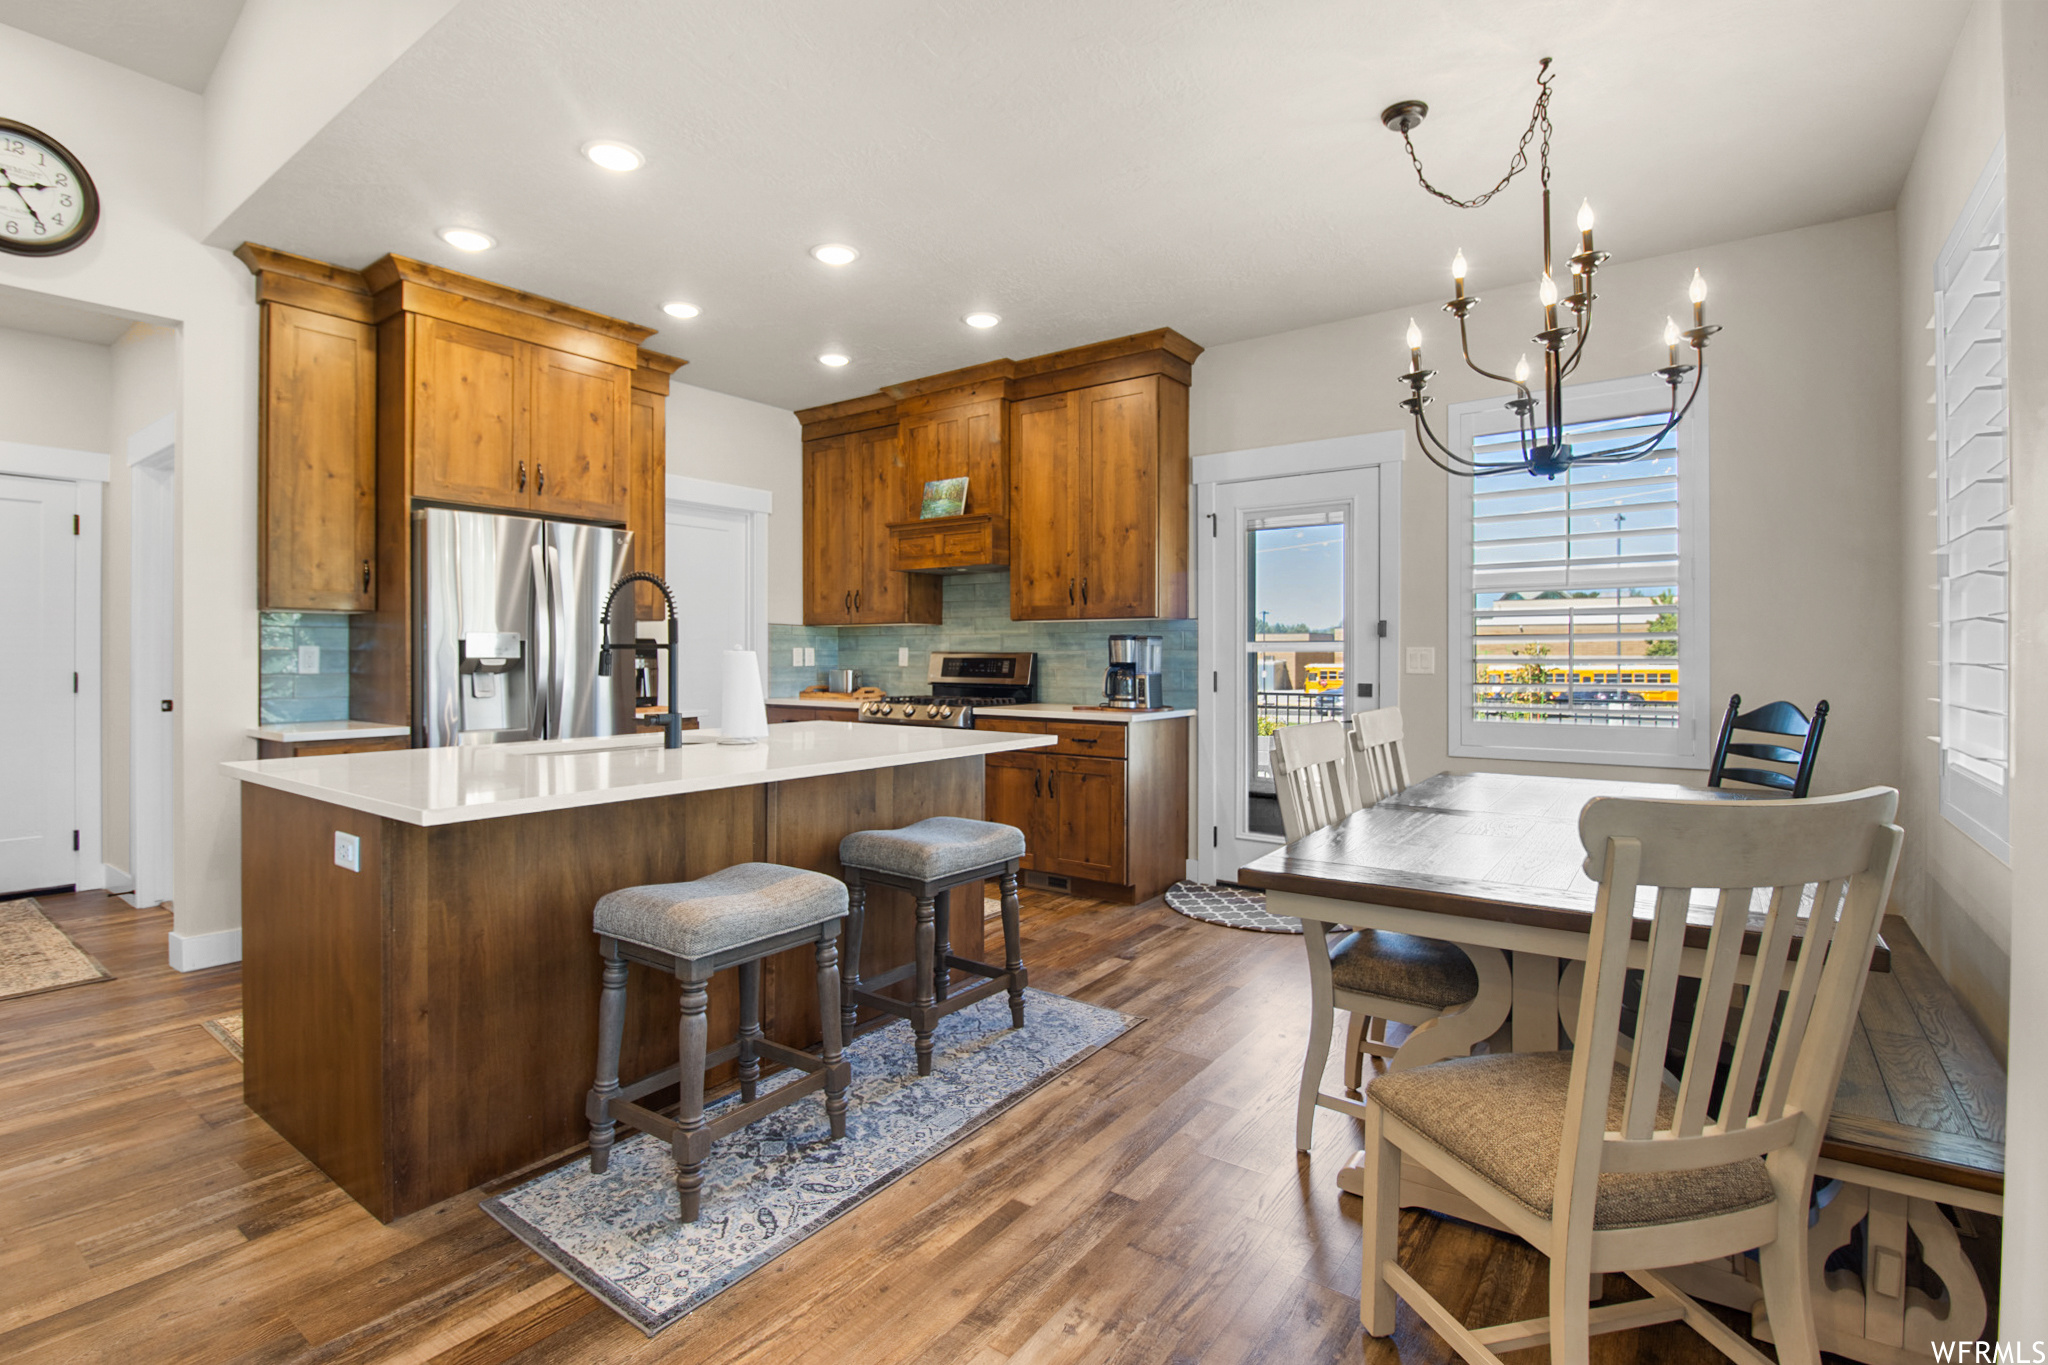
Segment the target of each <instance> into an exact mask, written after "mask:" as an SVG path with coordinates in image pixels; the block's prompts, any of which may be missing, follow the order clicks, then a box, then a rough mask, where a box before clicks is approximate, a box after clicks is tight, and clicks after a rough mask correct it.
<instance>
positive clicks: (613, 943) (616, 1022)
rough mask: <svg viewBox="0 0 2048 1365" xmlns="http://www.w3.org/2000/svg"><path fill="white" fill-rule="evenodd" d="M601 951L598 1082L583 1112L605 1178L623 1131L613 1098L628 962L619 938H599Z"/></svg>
mask: <svg viewBox="0 0 2048 1365" xmlns="http://www.w3.org/2000/svg"><path fill="white" fill-rule="evenodd" d="M598 951H599V952H600V953H602V954H603V955H604V987H603V989H602V991H601V992H600V994H599V995H598V997H597V1083H596V1084H595V1085H593V1086H592V1087H591V1088H590V1097H589V1098H588V1099H587V1100H585V1101H584V1104H583V1111H584V1115H585V1117H587V1118H588V1119H589V1120H590V1169H591V1170H592V1171H594V1172H595V1173H597V1174H598V1175H603V1174H604V1173H605V1172H606V1171H607V1170H609V1169H611V1164H612V1142H613V1140H614V1139H615V1137H616V1136H617V1134H618V1130H619V1125H618V1121H617V1120H615V1119H614V1118H613V1117H612V1096H614V1095H616V1094H618V1093H619V1044H620V1040H621V1039H622V1038H623V1037H624V1035H625V1031H626V960H625V959H624V958H623V957H620V956H619V944H618V940H617V939H610V938H601V939H599V940H598Z"/></svg>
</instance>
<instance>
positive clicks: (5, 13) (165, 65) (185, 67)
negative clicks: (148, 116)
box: [0, 0, 243, 117]
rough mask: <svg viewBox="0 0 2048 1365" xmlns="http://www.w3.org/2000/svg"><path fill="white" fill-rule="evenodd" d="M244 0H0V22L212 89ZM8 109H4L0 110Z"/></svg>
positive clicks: (198, 89) (189, 86)
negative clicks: (212, 79) (210, 80)
mask: <svg viewBox="0 0 2048 1365" xmlns="http://www.w3.org/2000/svg"><path fill="white" fill-rule="evenodd" d="M242 3H243V0H0V24H10V25H12V26H13V27H15V28H18V29H21V30H22V31H23V32H25V33H33V34H35V35H36V36H37V37H38V38H48V39H49V40H50V41H51V42H53V43H62V44H64V46H66V47H69V48H76V49H77V50H78V51H80V52H84V53H88V54H90V55H91V56H94V57H98V58H100V59H102V60H103V61H109V62H112V63H114V64H115V65H116V66H125V67H127V68H128V69H129V70H130V71H140V72H141V73H142V74H143V75H145V76H154V77H156V78H157V79H158V80H160V81H168V82H170V83H171V84H172V85H176V86H181V87H183V88H184V89H186V90H190V91H192V92H193V93H194V94H200V93H203V92H204V91H205V90H206V80H207V77H209V76H211V75H212V74H213V68H214V64H215V63H217V62H219V61H220V54H221V49H222V48H224V47H226V46H227V43H228V35H229V34H230V33H232V32H234V29H235V20H236V19H237V18H239V17H240V16H241V13H242ZM5 116H6V111H5V110H4V109H0V117H5Z"/></svg>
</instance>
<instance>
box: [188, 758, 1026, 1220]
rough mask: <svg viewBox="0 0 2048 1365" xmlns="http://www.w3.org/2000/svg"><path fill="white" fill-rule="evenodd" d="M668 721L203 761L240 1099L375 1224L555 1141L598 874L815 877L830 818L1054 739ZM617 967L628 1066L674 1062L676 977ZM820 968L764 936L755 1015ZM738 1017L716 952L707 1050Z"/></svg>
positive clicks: (894, 804)
mask: <svg viewBox="0 0 2048 1365" xmlns="http://www.w3.org/2000/svg"><path fill="white" fill-rule="evenodd" d="M686 738H687V739H689V740H692V741H695V742H688V743H685V745H684V746H683V747H682V748H679V749H663V748H661V747H660V744H661V741H660V737H659V736H654V735H640V736H632V737H617V738H609V739H593V740H562V741H545V742H540V743H529V744H499V745H484V746H471V747H459V748H445V749H408V750H402V751H396V752H388V753H365V754H336V755H328V756H322V757H316V758H291V759H273V760H268V761H256V762H242V763H229V764H225V765H223V766H224V767H225V768H226V769H227V771H228V773H229V775H230V776H232V777H234V778H236V779H238V780H240V781H241V782H242V784H243V785H242V981H243V988H242V989H243V1015H244V1028H245V1034H246V1038H247V1043H246V1059H245V1065H246V1071H245V1077H244V1083H243V1089H244V1094H245V1096H246V1098H247V1100H248V1103H249V1106H250V1108H252V1109H253V1110H255V1111H256V1113H258V1114H259V1115H261V1116H262V1117H263V1118H264V1119H265V1120H266V1121H267V1122H269V1123H270V1125H271V1126H272V1127H273V1128H275V1129H277V1131H278V1132H279V1133H281V1134H283V1136H284V1137H285V1138H287V1139H288V1140H289V1141H290V1142H291V1143H292V1144H293V1145H294V1146H296V1147H297V1148H298V1149H299V1150H300V1151H302V1152H304V1153H305V1154H306V1156H307V1157H308V1158H310V1159H311V1160H312V1161H313V1162H314V1163H315V1164H316V1165H318V1166H319V1167H320V1168H321V1169H322V1170H323V1171H325V1172H327V1174H328V1175H329V1176H331V1177H332V1178H333V1179H334V1180H335V1182H336V1183H337V1184H339V1185H340V1186H341V1187H342V1188H343V1189H344V1190H346V1191H347V1192H348V1193H349V1194H350V1195H351V1196H353V1197H354V1198H355V1199H356V1200H357V1201H358V1202H359V1203H361V1204H362V1205H363V1206H364V1207H365V1208H367V1209H369V1210H370V1212H372V1213H373V1214H375V1215H376V1216H377V1217H378V1218H380V1219H382V1220H384V1221H386V1222H389V1221H390V1220H392V1219H394V1218H397V1217H400V1216H402V1215H404V1214H407V1213H411V1212H413V1211H415V1210H417V1209H421V1208H424V1207H426V1206H427V1205H429V1204H432V1203H435V1202H437V1201H439V1200H441V1199H445V1198H447V1197H449V1196H450V1195H454V1194H458V1193H460V1192H462V1191H463V1190H467V1189H470V1188H472V1187H474V1186H477V1185H480V1184H483V1183H484V1182H486V1181H490V1180H494V1179H497V1178H499V1177H501V1176H505V1175H508V1174H510V1173H512V1172H514V1171H517V1170H520V1169H522V1168H524V1167H526V1166H529V1165H532V1164H534V1163H536V1162H539V1161H542V1160H545V1159H546V1158H548V1157H550V1156H552V1155H555V1154H556V1153H560V1152H563V1151H566V1150H568V1149H570V1148H572V1147H574V1146H576V1145H577V1144H578V1143H579V1142H581V1141H583V1139H584V1137H585V1132H586V1130H585V1125H584V1118H583V1095H584V1092H585V1090H587V1089H588V1087H589V1085H590V1082H591V1072H592V1068H593V1066H594V1064H595V1061H596V1047H597V1042H596V1039H597V997H598V985H599V965H598V957H597V944H596V938H595V936H594V935H593V934H592V933H591V928H590V915H591V907H592V906H593V905H594V904H595V903H596V901H597V898H598V897H599V896H602V895H603V894H604V893H605V892H607V891H611V890H615V889H617V888H619V887H623V886H636V885H643V884H648V883H656V882H673V881H685V880H690V879H693V878H697V877H702V876H706V875H708V874H709V873H712V872H715V871H717V870H719V869H720V868H723V867H729V866H731V865H733V864H734V863H742V862H754V861H757V862H773V863H782V864H785V865H787V866H791V867H802V868H810V869H813V870H815V871H819V872H824V873H828V874H830V875H833V876H837V875H839V862H838V856H837V855H838V847H839V841H840V839H841V838H842V837H844V836H845V835H847V834H850V833H852V832H853V831H855V830H862V829H886V828H892V827H895V826H900V825H905V824H909V823H911V822H912V821H916V820H922V819H924V818H926V817H928V816H933V815H957V816H967V817H970V818H975V817H979V816H981V814H982V812H983V785H984V784H983V771H982V761H983V759H984V757H985V756H987V755H990V754H999V753H1005V752H1008V751H1011V750H1017V749H1027V748H1034V747H1040V746H1044V745H1049V744H1051V743H1052V742H1053V740H1052V739H1051V738H1050V737H1048V736H1037V735H1017V734H1001V733H994V732H989V731H973V730H923V729H907V728H897V727H891V726H850V725H840V724H832V723H829V722H824V721H816V722H808V723H802V724H794V725H777V726H773V727H771V728H770V731H769V735H768V738H767V739H766V740H765V741H763V742H761V743H758V744H749V745H727V744H720V743H717V742H716V737H715V736H714V735H709V734H707V735H705V736H703V737H702V738H701V739H700V738H699V737H698V736H695V735H691V736H687V737H686ZM969 898H970V899H973V898H972V897H971V890H970V896H969ZM869 905H870V914H869V920H868V930H867V935H866V941H865V943H864V944H863V949H862V954H861V960H862V973H863V975H868V976H874V975H879V974H881V973H883V972H887V971H889V970H890V969H892V968H894V967H897V966H900V965H902V964H903V963H905V962H908V961H909V960H910V955H911V932H910V914H909V910H908V902H907V900H900V898H899V896H898V895H897V893H893V892H886V891H884V890H883V889H881V888H877V889H874V890H871V891H870V893H869ZM899 912H900V913H899ZM981 926H982V908H981V906H980V905H979V904H978V903H970V904H967V905H964V906H962V907H961V912H960V913H958V914H953V915H951V927H952V941H953V944H954V946H955V951H956V952H958V953H959V954H960V955H962V956H966V957H978V956H980V955H981V945H982V937H981ZM632 970H633V977H632V984H631V1013H630V1016H629V1018H628V1020H627V1025H626V1047H625V1056H624V1069H625V1073H626V1074H628V1075H639V1074H644V1073H646V1072H650V1071H655V1070H659V1069H662V1068H664V1067H669V1066H673V1065H674V1064H675V1055H676V1053H675V1049H676V1019H677V1005H678V1001H677V991H676V986H675V982H674V981H673V979H671V978H666V977H661V976H658V975H656V974H654V973H650V972H646V971H643V969H641V968H639V967H637V966H636V967H634V968H633V969H632ZM815 970H816V969H815V965H814V964H813V963H812V962H811V957H810V953H809V951H808V950H796V951H793V952H791V953H786V954H782V955H780V956H778V957H775V958H771V959H769V961H768V963H767V967H766V969H765V970H764V972H763V975H762V991H761V997H762V999H761V1010H762V1026H763V1028H764V1029H765V1030H766V1031H767V1033H768V1035H769V1036H770V1037H771V1038H774V1039H776V1040H777V1041H780V1042H784V1043H788V1044H790V1045H791V1046H797V1047H807V1046H810V1045H811V1044H812V1043H814V1042H815V1041H816V1040H817V1038H818V1036H819V1034H818V1019H817V1003H816V996H815V983H816V976H815ZM737 1020H738V999H737V989H736V987H735V985H734V982H733V980H732V978H731V976H730V974H727V975H724V976H721V977H720V978H718V979H717V980H716V981H714V983H713V987H712V993H711V1029H712V1039H711V1046H712V1047H714V1048H716V1047H718V1046H721V1045H722V1044H723V1043H725V1042H727V1041H730V1040H731V1038H732V1037H733V1035H734V1033H735V1031H736V1029H737ZM716 1078H717V1073H714V1079H716ZM662 1098H663V1097H662V1096H661V1095H660V1094H657V1095H656V1096H654V1097H653V1098H652V1100H651V1101H650V1103H660V1102H662Z"/></svg>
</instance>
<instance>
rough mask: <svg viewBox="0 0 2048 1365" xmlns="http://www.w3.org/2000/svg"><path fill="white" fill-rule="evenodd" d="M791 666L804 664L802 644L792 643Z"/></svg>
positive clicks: (790, 649)
mask: <svg viewBox="0 0 2048 1365" xmlns="http://www.w3.org/2000/svg"><path fill="white" fill-rule="evenodd" d="M789 666H790V667H791V668H802V667H803V666H804V647H803V646H802V645H791V646H790V647H789Z"/></svg>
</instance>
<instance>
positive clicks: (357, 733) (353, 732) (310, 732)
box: [249, 720, 412, 744]
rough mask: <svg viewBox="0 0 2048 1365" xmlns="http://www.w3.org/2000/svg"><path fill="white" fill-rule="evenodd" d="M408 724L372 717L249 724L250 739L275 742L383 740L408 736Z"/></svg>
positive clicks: (307, 742)
mask: <svg viewBox="0 0 2048 1365" xmlns="http://www.w3.org/2000/svg"><path fill="white" fill-rule="evenodd" d="M411 733H412V727H411V726H409V725H386V724H385V723H384V722H382V721H375V720H297V721H292V722H290V723H288V724H284V725H252V726H250V727H249V738H251V739H267V740H271V741H273V742H275V743H278V744H313V743H317V742H318V741H320V740H323V739H386V738H389V737H391V736H394V735H409V734H411Z"/></svg>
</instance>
